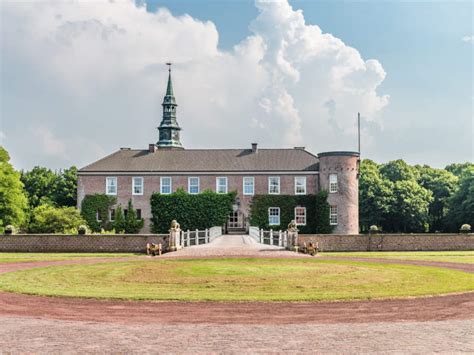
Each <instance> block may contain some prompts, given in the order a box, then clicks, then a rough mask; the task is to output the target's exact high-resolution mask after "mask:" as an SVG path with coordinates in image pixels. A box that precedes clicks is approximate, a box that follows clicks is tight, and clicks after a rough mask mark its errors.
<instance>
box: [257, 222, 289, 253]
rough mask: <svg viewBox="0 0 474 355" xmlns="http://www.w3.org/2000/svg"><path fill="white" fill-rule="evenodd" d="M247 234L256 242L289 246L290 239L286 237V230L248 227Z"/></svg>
mask: <svg viewBox="0 0 474 355" xmlns="http://www.w3.org/2000/svg"><path fill="white" fill-rule="evenodd" d="M249 235H250V237H251V238H252V239H254V240H255V241H256V242H257V243H262V244H267V245H277V246H280V247H284V248H288V247H291V244H292V241H291V240H290V238H288V231H282V230H278V231H274V230H273V229H270V230H264V229H259V228H258V227H249Z"/></svg>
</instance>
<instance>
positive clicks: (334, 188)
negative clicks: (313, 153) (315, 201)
mask: <svg viewBox="0 0 474 355" xmlns="http://www.w3.org/2000/svg"><path fill="white" fill-rule="evenodd" d="M332 177H334V178H335V180H336V181H331V178H332ZM338 190H339V185H338V181H337V174H329V193H331V194H334V193H336V192H338Z"/></svg>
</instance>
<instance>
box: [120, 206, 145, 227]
mask: <svg viewBox="0 0 474 355" xmlns="http://www.w3.org/2000/svg"><path fill="white" fill-rule="evenodd" d="M144 223H145V221H144V220H143V218H140V219H138V218H137V211H136V210H135V209H134V208H133V204H132V200H128V208H127V215H126V216H125V228H124V229H125V233H127V234H136V233H138V232H140V229H142V228H143V224H144Z"/></svg>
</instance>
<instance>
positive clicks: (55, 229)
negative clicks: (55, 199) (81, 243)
mask: <svg viewBox="0 0 474 355" xmlns="http://www.w3.org/2000/svg"><path fill="white" fill-rule="evenodd" d="M81 224H84V219H82V217H81V214H80V213H79V211H78V210H77V209H76V208H74V207H54V206H51V205H41V206H38V207H36V208H35V209H34V210H33V216H32V222H31V223H30V226H29V229H28V231H29V232H30V233H77V228H78V227H79V226H80V225H81Z"/></svg>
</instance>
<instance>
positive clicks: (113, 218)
mask: <svg viewBox="0 0 474 355" xmlns="http://www.w3.org/2000/svg"><path fill="white" fill-rule="evenodd" d="M109 221H110V222H113V221H115V208H111V209H110V210H109Z"/></svg>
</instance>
